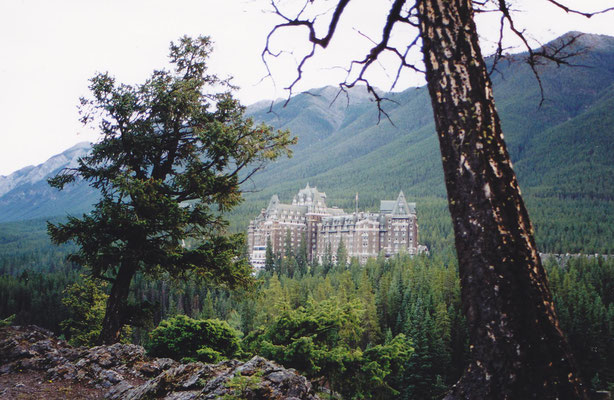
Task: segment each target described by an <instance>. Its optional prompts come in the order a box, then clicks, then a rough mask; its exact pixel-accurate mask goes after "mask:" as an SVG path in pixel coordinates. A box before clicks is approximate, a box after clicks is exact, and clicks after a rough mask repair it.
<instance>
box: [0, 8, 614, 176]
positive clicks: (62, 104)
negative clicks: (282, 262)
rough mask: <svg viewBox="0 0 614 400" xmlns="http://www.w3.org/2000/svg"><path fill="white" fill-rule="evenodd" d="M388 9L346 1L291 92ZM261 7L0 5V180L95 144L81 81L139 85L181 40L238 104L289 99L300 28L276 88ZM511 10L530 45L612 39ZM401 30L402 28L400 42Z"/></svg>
mask: <svg viewBox="0 0 614 400" xmlns="http://www.w3.org/2000/svg"><path fill="white" fill-rule="evenodd" d="M291 1H292V0H282V4H287V3H290V2H291ZM559 1H562V0H559ZM380 3H381V7H380V6H379V5H378V4H380ZM389 3H390V0H353V1H352V2H351V3H350V7H349V8H348V13H347V14H348V18H347V19H346V20H343V21H342V23H341V25H340V26H339V31H340V32H342V31H344V32H348V33H347V34H345V35H339V36H338V38H337V40H335V41H334V42H332V43H331V48H330V49H329V50H327V51H326V52H325V53H323V54H321V55H320V56H319V57H318V58H316V59H314V60H312V61H311V62H310V63H309V64H308V68H307V71H306V74H305V76H304V78H303V80H302V82H301V85H300V86H299V87H298V90H306V89H309V88H312V87H319V86H324V85H327V84H336V83H338V82H339V81H340V79H343V76H344V73H343V71H341V70H340V69H339V68H332V67H334V66H344V65H346V62H347V60H349V59H350V58H351V57H355V58H356V57H359V56H360V55H364V53H363V52H364V49H365V48H367V47H368V46H369V42H368V40H367V39H366V37H365V36H369V37H372V38H374V39H377V34H378V32H379V30H378V27H379V26H381V21H382V20H383V19H384V18H385V13H384V12H385V11H386V7H387V5H389ZM567 3H569V4H577V3H580V4H582V6H583V7H586V8H585V10H586V11H592V10H595V9H599V8H600V7H605V6H611V5H612V4H613V3H614V1H612V0H587V1H582V2H578V1H571V0H568V1H567ZM268 4H269V1H268V0H172V1H171V0H53V1H49V0H0V55H1V59H0V175H8V174H10V173H12V172H14V171H16V170H17V169H20V168H23V167H24V166H27V165H36V164H39V163H42V162H44V161H45V160H46V159H48V158H49V157H51V156H53V155H54V154H58V153H60V152H62V151H64V150H65V149H67V148H68V147H70V146H72V145H74V144H76V143H78V142H81V141H92V140H95V139H96V134H95V132H92V131H89V130H86V129H84V128H83V127H82V126H81V125H80V124H79V122H78V114H77V108H76V105H77V103H78V98H79V97H80V96H84V95H87V85H88V79H89V78H91V77H92V76H93V75H94V74H95V73H96V72H97V71H101V72H102V71H109V72H110V73H111V74H113V75H115V76H116V77H117V79H118V80H119V81H121V82H126V83H138V82H141V81H143V80H144V79H145V78H146V77H147V76H148V75H149V73H150V72H151V71H152V70H153V69H154V68H161V67H164V66H165V65H166V56H167V54H168V46H169V43H170V42H171V41H172V40H176V39H177V38H179V37H180V36H182V35H186V34H187V35H192V36H196V35H202V34H204V35H209V36H211V37H212V39H213V41H214V42H215V48H214V53H213V55H212V59H211V69H212V71H213V72H216V73H217V74H219V75H222V76H233V77H234V83H235V84H237V85H239V86H240V87H241V89H240V90H239V91H238V92H237V96H238V97H239V98H240V99H241V101H242V102H243V104H246V105H249V104H252V103H254V102H256V101H258V100H264V99H273V98H277V97H283V96H286V93H285V92H284V91H283V87H284V86H285V85H287V83H288V82H289V81H291V80H292V79H293V78H294V77H295V75H294V74H295V69H294V67H293V62H294V60H295V59H296V58H297V57H300V54H302V53H301V52H303V51H305V49H306V47H305V42H306V41H305V40H304V36H301V35H302V34H303V33H304V32H301V31H299V30H295V31H294V33H289V32H287V33H285V34H280V35H278V36H277V38H276V42H275V46H276V48H277V49H279V48H282V47H284V48H286V49H287V50H292V51H293V53H292V54H288V55H287V56H286V57H285V59H283V60H273V62H272V66H273V68H274V69H273V76H274V77H275V85H273V82H272V81H271V80H270V79H266V80H264V81H262V82H260V81H261V79H262V78H263V77H264V76H265V75H266V70H265V68H264V65H263V63H262V61H261V59H260V54H261V52H262V49H263V47H264V41H265V39H266V35H267V33H268V32H269V31H270V29H271V27H272V26H273V25H274V24H275V23H276V21H277V19H276V18H275V17H274V16H273V15H272V14H271V13H270V12H266V9H267V7H268ZM325 4H328V5H332V4H333V2H332V1H328V2H325ZM514 4H517V8H518V9H519V10H523V11H522V12H518V13H517V14H518V15H517V19H518V23H519V25H520V26H521V27H522V28H526V29H527V30H528V31H530V32H531V35H532V37H533V38H534V39H535V40H536V42H534V43H535V44H536V43H537V41H541V42H547V41H548V40H551V39H553V38H555V37H557V36H559V35H561V34H563V33H565V32H567V31H570V30H580V31H583V32H590V33H601V34H607V35H611V36H614V24H613V23H612V21H614V14H610V15H606V16H600V17H594V18H592V19H590V20H586V19H584V18H582V17H578V16H569V15H566V14H565V13H564V12H562V11H560V10H558V9H556V8H554V7H552V6H551V5H548V4H547V2H546V1H545V0H516V1H515V2H514ZM489 18H490V19H489ZM478 26H479V28H480V32H481V34H482V37H483V39H482V45H483V47H488V46H489V43H488V39H489V38H492V37H493V36H494V35H495V34H496V33H495V32H496V29H495V28H496V21H495V20H494V19H493V18H492V17H489V16H485V17H481V19H480V20H479V21H478ZM358 30H360V33H361V34H364V36H363V35H361V34H359V33H358ZM403 34H404V33H403V32H399V37H401V38H402V37H404V36H403ZM344 61H345V62H344ZM377 68H379V69H378V70H377V71H374V75H373V80H374V82H375V84H376V85H377V86H379V87H381V88H382V89H390V87H389V86H390V81H389V79H387V78H388V77H390V76H391V75H394V73H395V71H396V69H395V67H394V66H391V65H389V64H388V61H387V60H383V61H382V63H381V65H379V66H377ZM259 82H260V83H259ZM420 84H422V78H421V77H420V76H416V75H411V74H409V73H406V74H405V75H404V76H403V77H402V79H401V82H400V84H399V85H397V87H396V89H397V90H401V89H405V88H407V87H409V86H412V85H420Z"/></svg>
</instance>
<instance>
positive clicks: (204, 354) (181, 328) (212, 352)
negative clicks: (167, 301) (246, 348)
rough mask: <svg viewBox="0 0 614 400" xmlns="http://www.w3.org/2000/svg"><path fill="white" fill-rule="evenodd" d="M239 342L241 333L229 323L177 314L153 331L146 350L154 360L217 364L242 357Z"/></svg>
mask: <svg viewBox="0 0 614 400" xmlns="http://www.w3.org/2000/svg"><path fill="white" fill-rule="evenodd" d="M239 342H240V341H239V332H237V331H236V330H234V329H232V328H231V327H230V325H228V323H227V322H226V321H220V320H218V319H206V320H196V319H192V318H189V317H187V316H185V315H177V316H175V317H172V318H169V319H167V320H164V321H162V322H161V323H160V325H158V327H156V328H155V329H154V330H153V331H152V332H151V334H150V342H149V344H148V345H147V351H148V353H149V354H150V355H151V356H154V357H169V358H173V359H176V360H187V361H197V360H198V361H202V362H217V361H219V360H221V359H224V358H230V357H233V356H237V355H239V354H240V345H239Z"/></svg>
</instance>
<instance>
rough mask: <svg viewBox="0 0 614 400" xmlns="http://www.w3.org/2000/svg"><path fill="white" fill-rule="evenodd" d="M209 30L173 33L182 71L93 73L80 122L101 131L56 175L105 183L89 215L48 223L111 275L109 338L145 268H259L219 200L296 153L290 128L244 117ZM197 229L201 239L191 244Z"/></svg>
mask: <svg viewBox="0 0 614 400" xmlns="http://www.w3.org/2000/svg"><path fill="white" fill-rule="evenodd" d="M210 51H211V43H210V41H209V39H208V38H206V37H200V38H197V39H191V38H188V37H184V38H182V39H181V40H180V41H179V43H178V44H171V49H170V62H171V64H172V65H173V66H174V71H172V72H169V71H164V70H157V71H155V72H154V73H153V74H152V76H151V78H150V79H148V80H147V81H146V82H145V83H144V84H140V85H135V86H131V85H126V84H117V83H116V81H115V79H114V78H113V77H111V76H110V75H109V74H108V73H104V74H98V75H96V76H94V78H92V79H91V85H90V90H91V94H92V98H91V99H82V100H81V115H82V116H83V118H82V121H83V122H84V123H86V124H95V123H97V122H98V123H99V124H98V128H99V129H100V131H101V134H102V139H101V140H100V141H99V142H98V143H96V144H94V146H93V149H92V152H91V153H90V154H89V155H87V156H85V157H83V158H81V159H80V160H79V163H78V166H77V167H76V168H69V169H67V170H64V171H62V172H60V173H59V174H58V175H57V176H56V177H55V178H53V179H51V180H50V184H51V185H52V186H54V187H57V188H59V189H62V188H64V186H65V185H66V184H68V183H70V182H73V181H75V180H76V179H77V178H81V179H84V180H85V181H87V182H89V183H90V185H91V186H92V187H94V188H96V189H98V190H100V193H101V199H100V201H99V202H98V203H97V204H96V205H95V206H94V210H93V211H92V212H91V213H90V214H85V215H83V217H82V218H80V219H79V218H75V217H69V218H68V222H66V223H60V224H56V225H54V224H49V226H48V230H49V234H50V235H51V238H52V239H53V241H54V242H55V243H57V244H60V243H66V242H69V241H74V242H75V243H76V244H77V246H78V251H77V252H76V253H74V254H72V255H71V259H72V260H73V261H75V262H77V263H79V264H81V265H84V266H87V267H88V268H91V272H92V275H93V276H94V277H96V278H100V279H105V280H108V281H110V282H111V284H112V286H111V293H110V295H109V299H108V302H107V307H106V312H105V317H104V320H103V326H102V331H101V334H100V338H99V342H100V343H106V344H109V343H115V342H117V341H118V340H119V337H120V332H121V328H122V326H123V325H124V324H125V323H126V321H127V320H128V319H129V318H130V315H127V310H128V307H127V299H128V293H129V289H130V284H131V282H132V280H133V278H134V276H135V275H136V274H137V272H144V273H146V274H150V275H153V276H155V275H159V274H160V273H161V272H163V271H166V272H168V273H170V274H171V275H173V276H179V275H186V274H187V273H190V272H192V273H196V274H198V275H200V276H201V277H204V278H207V279H210V280H214V281H217V282H223V283H225V284H227V285H229V286H240V285H243V284H246V283H247V282H249V281H250V279H251V270H250V267H249V264H248V263H247V260H245V259H244V258H242V257H240V256H241V254H242V248H243V247H242V243H243V238H242V235H233V236H225V235H224V234H223V233H224V232H223V230H224V226H225V225H226V222H225V220H224V219H223V217H222V216H221V215H220V214H219V211H222V212H223V211H228V210H230V209H231V208H233V207H234V206H235V205H237V204H238V203H239V201H240V200H241V192H240V189H239V185H240V184H241V182H243V181H245V180H246V179H248V178H249V177H250V176H251V175H252V174H253V173H254V172H255V171H256V170H257V169H259V168H260V167H261V166H262V165H263V164H264V163H265V162H266V161H268V160H271V159H275V158H277V157H279V156H281V155H282V154H284V153H287V152H288V150H287V145H289V144H291V143H292V140H291V139H290V138H289V133H288V132H274V131H273V130H271V128H269V127H267V126H265V125H260V126H254V124H253V122H252V121H251V120H249V119H245V118H244V116H243V113H244V108H243V107H241V106H240V105H239V103H238V102H237V101H236V100H235V99H233V98H232V96H231V95H230V94H229V93H227V92H225V93H212V90H213V89H218V88H224V89H229V88H230V85H229V84H228V82H227V81H222V80H220V79H218V78H217V77H216V76H214V75H210V74H208V73H207V64H206V61H207V58H208V56H209V53H210ZM191 239H193V240H195V241H196V242H197V243H199V244H197V245H196V246H195V247H189V246H184V245H183V244H184V243H185V240H188V242H189V240H191Z"/></svg>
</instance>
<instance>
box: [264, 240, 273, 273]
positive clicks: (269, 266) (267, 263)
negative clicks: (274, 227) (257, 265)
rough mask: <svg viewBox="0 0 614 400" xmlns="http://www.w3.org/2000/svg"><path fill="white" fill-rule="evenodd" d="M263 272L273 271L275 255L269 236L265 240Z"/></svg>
mask: <svg viewBox="0 0 614 400" xmlns="http://www.w3.org/2000/svg"><path fill="white" fill-rule="evenodd" d="M264 270H265V271H266V272H268V273H273V271H274V270H275V254H273V245H272V244H271V237H270V236H269V237H267V238H266V254H265V260H264Z"/></svg>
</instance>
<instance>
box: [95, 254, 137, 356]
mask: <svg viewBox="0 0 614 400" xmlns="http://www.w3.org/2000/svg"><path fill="white" fill-rule="evenodd" d="M135 273H136V267H135V266H133V265H129V264H122V265H121V266H120V268H119V272H118V273H117V276H116V277H115V282H113V286H112V287H111V294H110V295H109V299H108V300H107V309H106V312H105V315H104V319H103V320H102V330H101V331H100V337H99V338H98V344H113V343H118V342H119V340H120V339H121V331H122V327H123V326H124V321H125V317H126V302H127V300H128V293H129V290H130V283H131V282H132V278H133V277H134V274H135Z"/></svg>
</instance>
